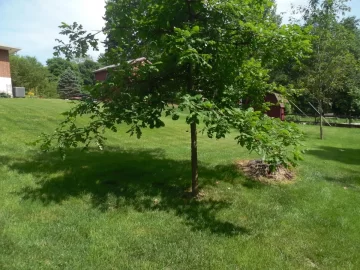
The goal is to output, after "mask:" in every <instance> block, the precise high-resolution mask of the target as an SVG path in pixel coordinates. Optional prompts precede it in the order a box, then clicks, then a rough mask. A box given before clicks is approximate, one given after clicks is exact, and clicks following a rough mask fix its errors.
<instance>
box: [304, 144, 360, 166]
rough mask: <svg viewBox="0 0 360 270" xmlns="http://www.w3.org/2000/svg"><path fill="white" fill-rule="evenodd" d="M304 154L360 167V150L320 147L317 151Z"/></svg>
mask: <svg viewBox="0 0 360 270" xmlns="http://www.w3.org/2000/svg"><path fill="white" fill-rule="evenodd" d="M306 153H307V154H309V155H313V156H316V157H318V158H319V159H322V160H333V161H337V162H341V163H345V164H354V165H360V149H350V148H337V147H330V146H321V147H319V149H316V150H309V151H307V152H306Z"/></svg>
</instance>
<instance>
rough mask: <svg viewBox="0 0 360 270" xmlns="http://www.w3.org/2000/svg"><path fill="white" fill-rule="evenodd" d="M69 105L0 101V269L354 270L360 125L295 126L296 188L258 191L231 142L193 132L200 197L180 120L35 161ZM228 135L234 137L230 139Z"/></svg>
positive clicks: (359, 226)
mask: <svg viewBox="0 0 360 270" xmlns="http://www.w3.org/2000/svg"><path fill="white" fill-rule="evenodd" d="M69 107H70V105H69V104H68V103H67V102H65V101H60V100H38V99H23V100H18V99H2V100H0V162H1V164H0V187H1V188H0V269H314V268H315V269H359V268H360V256H359V252H360V218H359V217H360V140H359V138H360V129H346V128H331V127H326V128H325V136H326V139H325V140H324V141H320V140H318V127H315V126H304V127H302V129H303V130H304V131H305V133H306V147H307V148H308V151H307V154H306V155H305V161H304V162H302V163H301V165H300V167H299V168H298V169H297V174H298V179H297V180H296V182H295V183H293V184H282V185H263V184H259V183H255V182H252V181H250V180H247V179H245V178H244V177H243V176H242V175H241V174H240V173H239V172H238V171H237V170H236V168H235V167H234V165H233V164H234V162H235V161H236V160H239V159H249V158H252V157H256V156H255V155H253V156H250V155H249V154H248V153H247V152H246V151H245V150H244V149H242V148H240V147H239V146H237V145H236V144H235V141H234V140H233V137H232V136H230V137H229V138H227V139H224V140H219V141H216V140H210V139H208V138H206V136H203V135H199V160H200V183H201V186H202V189H203V191H204V193H205V197H203V198H202V199H201V200H198V201H194V200H188V199H185V198H184V197H182V194H183V191H184V190H185V189H187V188H188V187H190V177H191V171H190V161H189V159H190V142H189V140H190V139H189V136H190V134H189V132H188V127H187V126H186V125H185V124H184V121H183V120H184V119H180V121H178V122H173V121H171V120H170V119H166V128H163V129H160V130H145V131H144V135H143V138H142V139H140V140H138V139H136V138H135V137H129V136H128V135H127V134H125V133H124V132H123V131H125V130H126V127H124V128H121V129H120V132H119V133H110V132H109V134H108V135H109V141H108V143H107V147H106V149H105V151H103V152H100V151H96V150H91V151H90V152H89V153H87V154H85V153H82V152H81V151H79V150H73V151H70V152H69V154H68V157H67V159H66V160H65V161H62V160H61V158H60V156H59V155H58V154H57V153H49V154H41V153H40V152H39V150H38V149H37V148H36V147H33V146H29V145H27V144H26V143H27V142H31V141H34V140H35V139H36V138H37V136H38V135H39V134H40V133H41V132H51V131H52V130H53V128H54V127H55V126H56V124H57V123H59V121H60V120H61V119H62V116H61V115H60V113H61V112H62V111H64V110H66V109H67V108H69ZM233 136H235V134H234V135H233Z"/></svg>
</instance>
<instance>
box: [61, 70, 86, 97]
mask: <svg viewBox="0 0 360 270" xmlns="http://www.w3.org/2000/svg"><path fill="white" fill-rule="evenodd" d="M57 89H58V93H59V95H60V97H61V98H69V97H73V96H76V95H79V94H80V93H81V83H80V79H79V78H78V77H77V76H76V73H75V72H74V71H73V70H72V69H70V68H68V69H66V70H65V72H64V73H63V74H62V75H61V76H60V80H59V84H58V88H57Z"/></svg>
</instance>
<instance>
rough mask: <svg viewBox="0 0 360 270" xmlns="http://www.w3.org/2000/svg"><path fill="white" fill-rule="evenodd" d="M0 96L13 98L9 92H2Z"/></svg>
mask: <svg viewBox="0 0 360 270" xmlns="http://www.w3.org/2000/svg"><path fill="white" fill-rule="evenodd" d="M0 98H11V96H10V95H9V94H8V93H3V92H0Z"/></svg>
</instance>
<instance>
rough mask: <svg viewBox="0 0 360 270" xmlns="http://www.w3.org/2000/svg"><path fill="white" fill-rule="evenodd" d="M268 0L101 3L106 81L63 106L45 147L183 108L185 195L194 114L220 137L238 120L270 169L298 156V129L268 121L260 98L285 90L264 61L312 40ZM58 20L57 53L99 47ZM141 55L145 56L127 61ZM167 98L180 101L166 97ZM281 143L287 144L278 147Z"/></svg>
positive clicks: (243, 140) (149, 123) (246, 142)
mask: <svg viewBox="0 0 360 270" xmlns="http://www.w3.org/2000/svg"><path fill="white" fill-rule="evenodd" d="M272 5H273V1H271V0H245V1H244V0H242V1H240V0H173V1H167V0H141V1H140V0H109V1H107V4H106V14H105V20H106V26H105V28H104V32H105V33H106V34H107V36H108V38H109V39H110V40H109V42H110V43H111V47H109V48H108V50H107V52H106V53H105V56H104V57H105V58H106V62H107V63H113V64H114V66H113V68H112V69H111V70H109V73H110V74H109V77H108V79H107V80H106V81H105V82H101V83H98V84H97V85H96V86H95V87H93V88H92V89H91V94H92V96H93V97H94V98H96V99H97V100H102V101H103V102H101V103H95V102H91V101H90V100H88V101H86V102H81V103H80V104H79V105H78V106H76V107H75V108H74V109H72V110H71V111H69V112H67V113H65V115H66V116H67V118H66V120H65V121H64V122H63V123H62V125H61V126H60V127H59V128H58V129H57V130H56V132H55V133H54V134H53V135H50V136H48V135H45V137H44V140H43V145H42V147H43V149H44V150H47V149H49V148H51V145H52V143H53V142H56V143H57V145H56V147H58V148H60V149H61V150H62V149H65V148H67V147H76V146H77V145H78V143H83V144H85V147H88V146H89V145H90V143H91V142H92V141H95V142H96V143H97V144H98V145H99V146H100V147H102V145H103V143H104V140H105V137H104V134H103V132H104V131H105V130H106V129H111V130H113V131H116V130H117V128H116V125H117V124H121V123H125V124H127V125H129V127H130V129H129V133H130V134H136V135H137V136H138V137H140V136H141V130H142V129H143V128H146V127H149V128H159V127H163V126H164V125H165V124H164V122H163V121H162V119H161V117H162V116H163V114H165V115H166V116H171V117H172V118H173V119H174V120H177V119H179V114H178V112H179V111H183V112H185V113H187V117H186V123H187V124H189V126H190V130H191V138H190V141H191V164H192V193H193V195H197V193H198V190H199V188H198V186H199V183H198V165H197V163H198V160H197V134H198V125H199V124H200V122H201V121H202V122H203V125H202V126H203V127H204V128H203V131H206V132H207V135H208V136H209V137H216V138H222V137H224V136H225V135H226V134H227V133H229V132H230V128H232V127H235V128H237V129H238V130H239V136H238V137H237V141H238V143H239V144H241V145H242V146H246V147H247V148H248V149H249V150H250V151H253V150H254V151H257V152H259V153H261V154H262V155H263V159H264V160H265V161H268V162H270V163H271V164H272V165H273V167H272V168H275V167H276V166H278V165H280V164H282V165H288V164H289V163H291V164H293V163H294V162H295V160H296V159H298V158H299V152H298V150H297V146H298V145H299V139H300V137H301V132H300V131H299V130H298V129H297V128H296V126H295V125H292V124H289V123H282V122H280V121H269V118H268V117H266V116H264V111H265V110H266V107H267V106H266V104H264V97H265V95H266V94H267V93H268V92H274V91H279V92H286V88H285V87H283V86H279V85H276V84H274V83H270V82H269V75H268V74H269V67H271V66H273V67H276V66H278V65H283V64H284V63H285V62H286V61H288V60H289V59H292V60H295V61H300V60H301V59H302V58H303V57H305V55H306V53H307V52H308V51H309V47H310V43H309V41H308V37H307V34H306V30H305V31H304V30H303V29H302V28H301V27H299V26H296V25H294V26H287V25H283V26H279V24H278V23H277V22H276V20H274V16H273V14H272V13H271V12H268V11H269V10H271V8H272ZM61 28H62V31H61V33H62V34H64V35H68V37H69V39H70V43H69V44H65V43H61V44H60V45H59V46H57V47H55V49H56V55H60V54H61V53H63V54H64V55H65V56H66V57H67V58H71V57H74V56H75V57H80V56H83V55H85V54H86V53H87V50H88V48H89V47H93V48H96V47H97V42H98V41H97V40H96V37H95V35H94V34H88V33H87V32H85V31H84V30H83V28H82V26H81V25H79V24H77V23H74V24H73V25H67V24H65V23H63V24H62V26H61ZM139 57H146V59H147V61H145V60H135V61H128V60H129V59H138V58H139ZM245 98H247V99H248V100H249V101H250V102H251V104H252V108H250V109H249V110H246V111H245V110H241V109H239V108H238V107H239V100H240V99H245ZM172 102H178V105H179V106H173V105H169V104H171V103H172ZM254 110H255V111H254ZM85 114H88V115H90V118H91V119H92V121H91V122H90V123H89V125H87V126H85V127H79V126H77V125H76V122H75V120H76V117H78V116H82V115H85ZM261 123H263V124H261ZM269 131H270V132H269ZM286 147H293V150H292V151H290V152H286V151H281V150H282V148H286ZM268 157H270V158H268Z"/></svg>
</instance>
